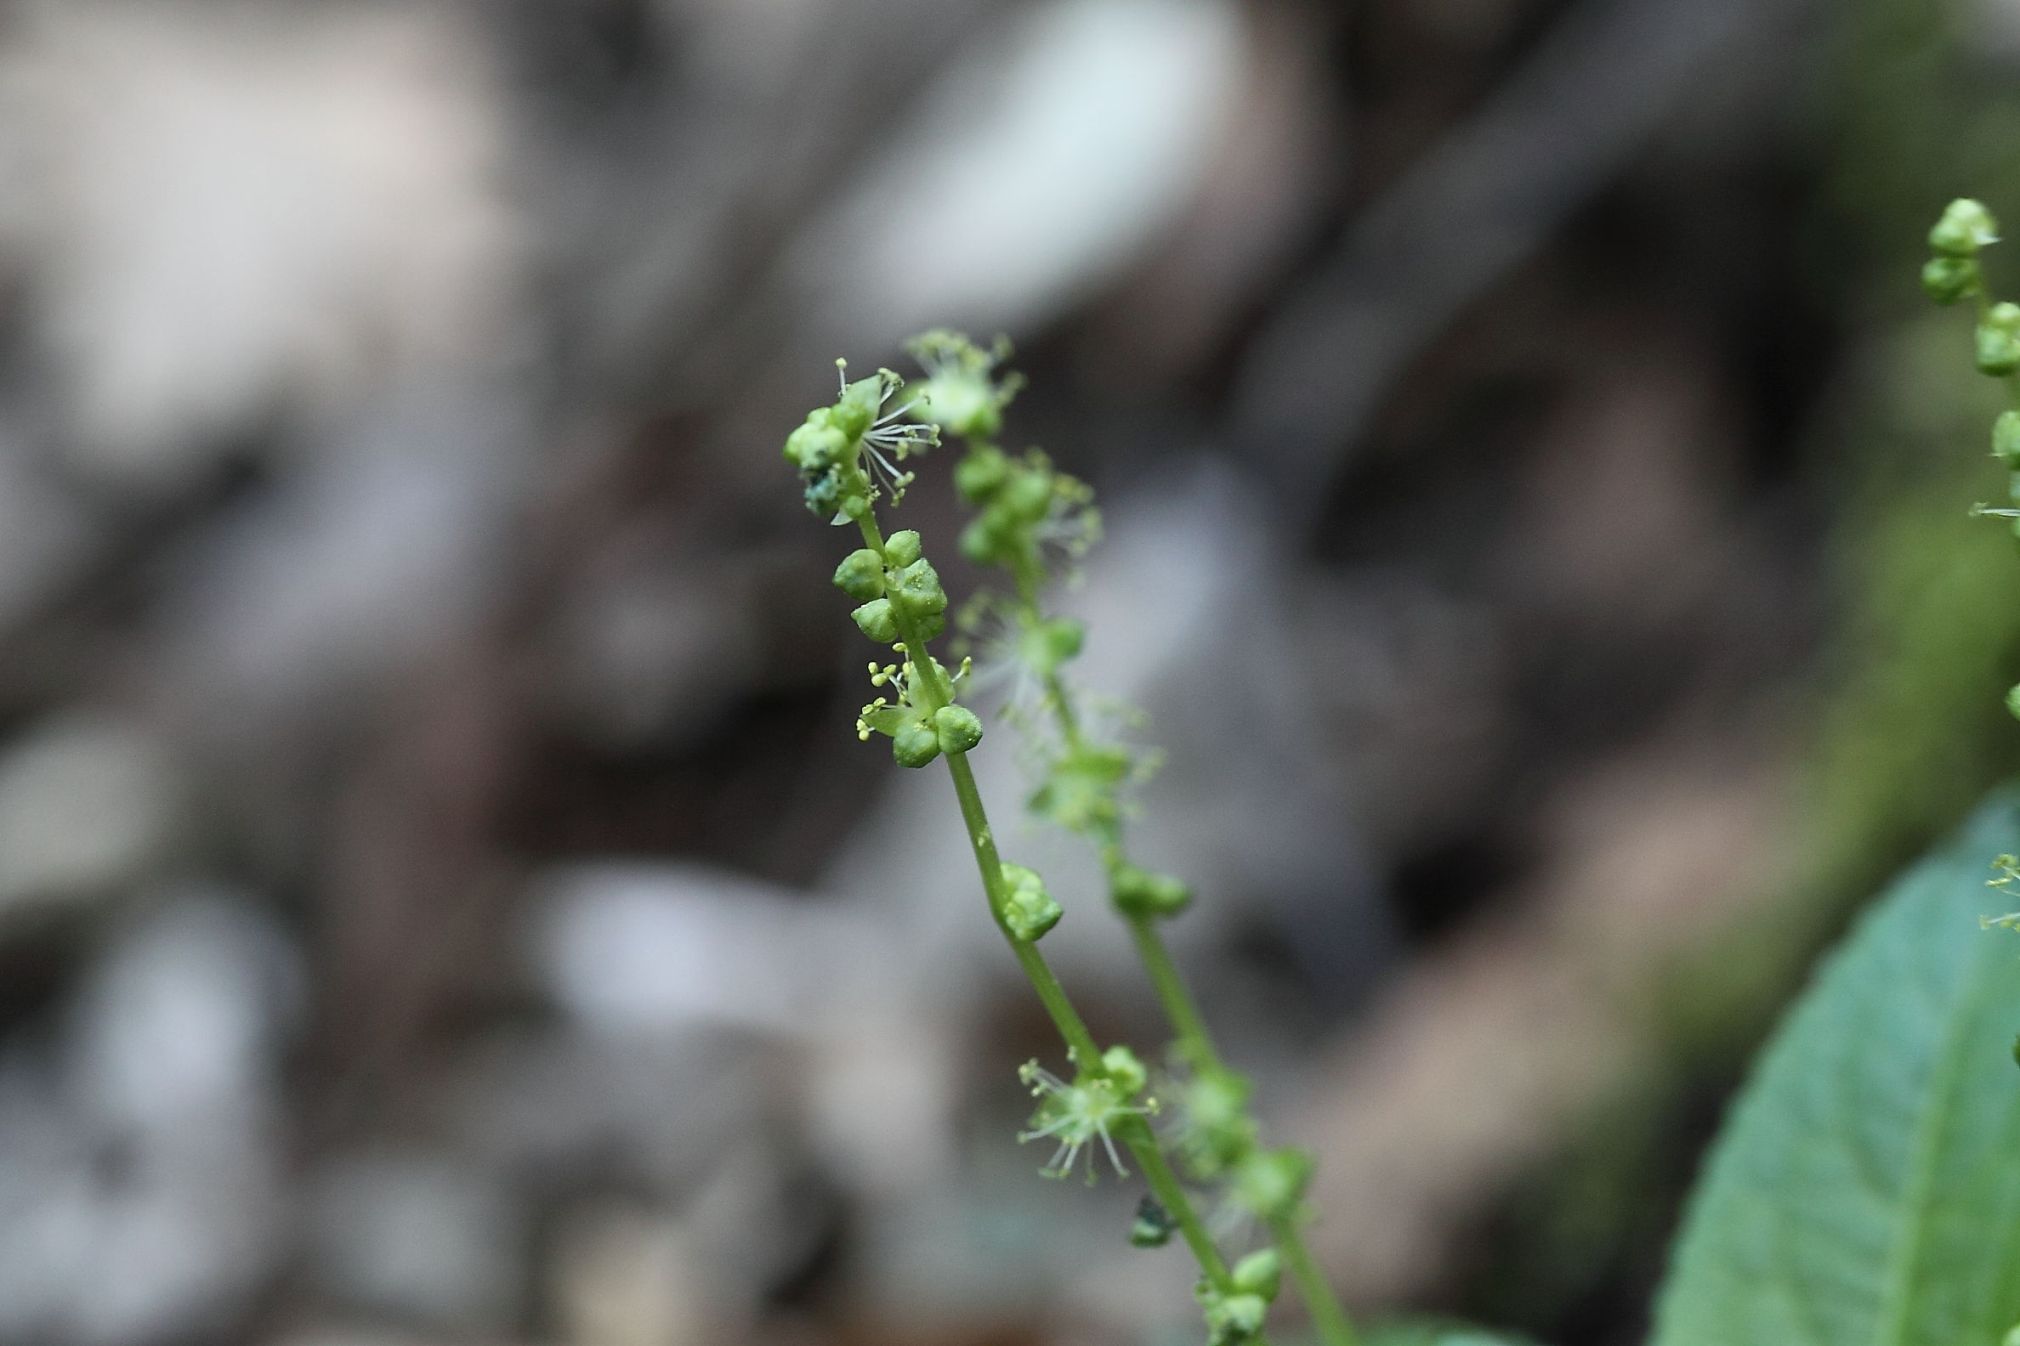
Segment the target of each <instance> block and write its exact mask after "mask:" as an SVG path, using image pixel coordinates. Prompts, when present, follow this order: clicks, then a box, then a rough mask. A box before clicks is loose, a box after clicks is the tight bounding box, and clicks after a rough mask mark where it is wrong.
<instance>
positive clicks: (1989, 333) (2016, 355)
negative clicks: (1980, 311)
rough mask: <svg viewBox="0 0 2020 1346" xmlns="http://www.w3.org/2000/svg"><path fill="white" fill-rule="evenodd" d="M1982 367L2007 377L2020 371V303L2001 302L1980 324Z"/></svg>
mask: <svg viewBox="0 0 2020 1346" xmlns="http://www.w3.org/2000/svg"><path fill="white" fill-rule="evenodd" d="M1978 368H1979V370H1980V371H1981V372H1982V373H1986V374H1991V375H1993V376H1995V377H2003V376H2004V375H2007V374H2010V373H2012V372H2013V371H2014V370H2015V369H2020V304H2010V303H2005V302H2003V301H2002V302H2000V303H1997V304H1994V305H1992V307H1991V308H1990V309H1989V310H1987V311H1986V314H1985V318H1984V321H1982V322H1980V323H1979V324H1978Z"/></svg>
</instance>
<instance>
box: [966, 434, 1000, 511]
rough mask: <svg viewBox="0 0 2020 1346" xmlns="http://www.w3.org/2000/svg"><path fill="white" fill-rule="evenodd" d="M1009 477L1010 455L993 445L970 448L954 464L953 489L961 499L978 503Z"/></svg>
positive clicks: (987, 497)
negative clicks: (966, 454) (964, 455)
mask: <svg viewBox="0 0 2020 1346" xmlns="http://www.w3.org/2000/svg"><path fill="white" fill-rule="evenodd" d="M1009 479H1010V457H1009V455H1008V454H1006V453H1004V452H1003V450H1001V449H999V448H995V447H983V448H979V449H972V450H970V451H969V453H968V456H967V457H965V458H963V459H962V460H961V461H960V462H959V463H956V464H955V465H954V489H955V490H956V491H958V492H959V493H960V495H961V498H962V499H963V500H966V501H967V502H968V503H969V504H971V505H979V504H982V503H983V502H984V501H986V500H988V499H989V497H990V496H992V495H994V494H996V492H997V491H999V490H1001V489H1002V488H1003V483H1004V482H1006V481H1008V480H1009Z"/></svg>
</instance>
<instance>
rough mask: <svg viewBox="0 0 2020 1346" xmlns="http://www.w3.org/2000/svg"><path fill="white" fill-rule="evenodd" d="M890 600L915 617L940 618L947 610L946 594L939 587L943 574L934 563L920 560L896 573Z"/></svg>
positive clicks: (894, 573)
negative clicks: (935, 567)
mask: <svg viewBox="0 0 2020 1346" xmlns="http://www.w3.org/2000/svg"><path fill="white" fill-rule="evenodd" d="M889 594H890V599H891V601H892V602H893V603H896V604H897V605H899V606H900V607H902V608H903V609H904V610H905V613H906V615H908V616H913V617H937V616H939V615H940V614H941V613H943V612H945V611H946V610H947V591H946V590H945V589H943V588H941V587H940V572H939V571H937V570H935V569H933V563H932V562H931V561H928V560H925V559H924V558H921V559H919V560H916V561H914V562H912V563H911V564H910V565H908V566H905V567H903V568H902V569H899V570H896V571H893V572H892V573H891V579H890V589H889Z"/></svg>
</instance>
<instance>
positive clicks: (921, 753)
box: [891, 720, 940, 767]
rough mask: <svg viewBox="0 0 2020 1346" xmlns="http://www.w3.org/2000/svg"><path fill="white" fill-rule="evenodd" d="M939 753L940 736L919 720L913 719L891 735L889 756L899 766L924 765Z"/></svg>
mask: <svg viewBox="0 0 2020 1346" xmlns="http://www.w3.org/2000/svg"><path fill="white" fill-rule="evenodd" d="M939 755H940V736H939V735H938V734H936V733H934V732H933V729H932V726H930V725H928V724H926V723H925V722H923V721H921V720H913V721H911V722H910V723H909V724H907V725H905V726H904V727H903V728H901V729H899V730H898V732H897V733H895V734H893V735H891V757H892V759H893V760H894V761H896V762H897V764H898V765H899V766H909V767H922V766H926V765H928V764H929V763H931V762H932V760H933V759H934V758H935V757H938V756H939Z"/></svg>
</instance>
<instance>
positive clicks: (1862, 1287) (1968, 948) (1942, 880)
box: [1654, 794, 2020, 1346]
mask: <svg viewBox="0 0 2020 1346" xmlns="http://www.w3.org/2000/svg"><path fill="white" fill-rule="evenodd" d="M2016 844H2020V805H2016V802H2015V798H2014V797H2013V796H2012V795H2007V794H2002V795H2000V796H1998V797H1996V798H1995V799H1994V800H1993V801H1992V802H1991V803H1989V804H1988V805H1986V806H1985V807H1984V808H1983V809H1982V810H1981V811H1980V813H1979V814H1978V816H1977V817H1976V818H1975V820H1974V821H1973V822H1972V823H1971V824H1970V826H1969V827H1968V828H1967V829H1966V830H1965V831H1964V833H1963V834H1962V836H1961V837H1960V838H1959V839H1958V840H1956V841H1955V842H1954V843H1952V844H1951V845H1950V846H1949V847H1948V848H1946V849H1945V850H1944V851H1943V852H1941V853H1940V854H1938V855H1936V856H1935V857H1933V858H1931V859H1929V860H1927V861H1925V862H1923V863H1922V864H1921V865H1919V866H1917V867H1916V868H1915V869H1914V870H1912V871H1910V872H1909V873H1908V874H1907V875H1906V876H1904V877H1903V878H1902V879H1901V880H1900V881H1899V882H1898V883H1897V884H1896V886H1895V887H1894V889H1893V890H1892V891H1891V892H1890V893H1889V894H1888V895H1887V896H1886V898H1885V899H1884V900H1883V901H1882V902H1881V903H1880V905H1879V906H1878V907H1876V908H1875V909H1874V910H1873V911H1872V912H1871V913H1869V914H1868V915H1867V917H1866V918H1865V919H1864V920H1863V921H1862V922H1861V923H1860V924H1859V926H1858V928H1857V930H1856V931H1855V932H1854V934H1853V935H1852V937H1851V939H1850V940H1849V941H1848V942H1847V944H1846V945H1845V947H1844V948H1843V949H1842V950H1841V951H1840V952H1839V953H1838V954H1836V955H1835V956H1834V957H1833V958H1832V959H1831V961H1830V962H1829V964H1828V965H1827V966H1826V967H1825V969H1824V970H1823V971H1822V973H1821V974H1820V975H1819V976H1818V978H1817V980H1816V982H1815V984H1814V985H1813V987H1812V988H1811V989H1810V990H1809V991H1808V992H1807V993H1806V994H1805V996H1804V997H1803V999H1802V1000H1801V1001H1800V1002H1799V1003H1798V1005H1797V1006H1796V1008H1795V1010H1794V1011H1793V1013H1792V1014H1791V1015H1790V1017H1789V1019H1788V1021H1787V1023H1786V1024H1785V1025H1784V1026H1783V1028H1782V1029H1781V1030H1780V1031H1779V1032H1778V1033H1777V1035H1776V1037H1775V1040H1774V1041H1773V1043H1772V1044H1771V1045H1770V1047H1769V1048H1768V1050H1767V1052H1766V1053H1765V1054H1764V1056H1763V1058H1762V1059H1761V1061H1760V1063H1759V1065H1758V1067H1757V1070H1756V1073H1755V1076H1754V1078H1753V1080H1752V1082H1751V1083H1750V1084H1749V1085H1748V1087H1747V1089H1746V1090H1745V1092H1744V1093H1743V1095H1742V1096H1741V1098H1740V1100H1739V1102H1738V1103H1737V1105H1736V1106H1735V1108H1734V1111H1733V1113H1732V1117H1731V1120H1730V1122H1729V1124H1728V1126H1727V1128H1726V1131H1725V1134H1724V1135H1723V1136H1722V1137H1721V1139H1720V1141H1719V1143H1718V1146H1717V1148H1716V1150H1715V1152H1714V1154H1713V1156H1712V1158H1711V1160H1710V1163H1709V1166H1708V1168H1707V1171H1706V1176H1705V1179H1704V1181H1703V1183H1702V1185H1701V1188H1700V1190H1699V1192H1698V1193H1697V1195H1696V1197H1695V1198H1694V1199H1693V1202H1692V1205H1691V1210H1690V1213H1689V1216H1688V1220H1687V1223H1686V1227H1685V1230H1684V1234H1683V1237H1682V1239H1681V1241H1680V1243H1679V1246H1678V1252H1677V1256H1676V1261H1675V1265H1674V1268H1673V1271H1672V1275H1671V1278H1670V1281H1669V1283H1668V1285H1667V1286H1666V1288H1665V1290H1664V1292H1663V1295H1662V1299H1661V1302H1660V1305H1659V1308H1658V1314H1657V1330H1656V1335H1655V1337H1654V1346H1844V1344H1845V1343H1861V1344H1862V1346H1959V1344H1961V1343H1968V1342H1985V1343H1991V1342H1995V1341H1998V1340H1999V1339H2000V1337H2001V1335H2002V1334H2003V1333H2004V1332H2005V1331H2006V1330H2007V1329H2008V1328H2010V1327H2011V1326H2012V1325H2013V1324H2014V1321H2015V1319H2016V1318H2020V1079H2016V1078H2015V1076H2014V1074H2013V1072H2012V1069H2011V1067H2010V1066H2008V1065H2007V1064H2006V1060H2007V1051H2008V1046H2009V1042H2010V1039H2011V1035H2012V1030H2013V1028H2014V1026H2015V1025H2016V1024H2020V959H2016V952H2015V946H2014V945H2013V944H2011V943H2009V942H2005V941H2001V940H1995V939H1991V938H1989V937H1987V936H1985V935H1983V934H1981V933H1980V932H1979V928H1978V922H1977V920H1976V919H1974V918H1977V917H1981V916H1985V915H1990V914H1995V913H1996V908H1997V901H1996V895H1993V894H1989V893H1988V891H1987V888H1986V885H1985V883H1984V881H1983V876H1984V872H1985V861H1986V858H1987V856H1989V855H1990V854H1992V853H1993V852H1995V851H2001V850H2009V849H2013V848H2015V846H2016Z"/></svg>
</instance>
